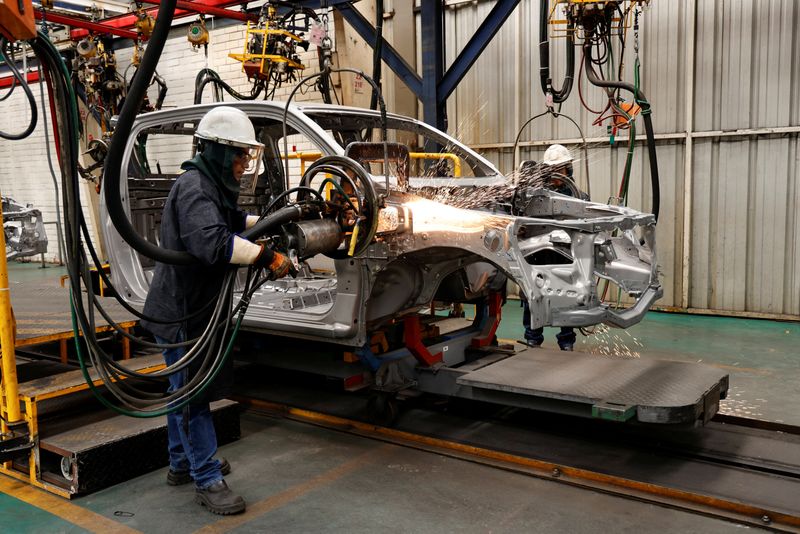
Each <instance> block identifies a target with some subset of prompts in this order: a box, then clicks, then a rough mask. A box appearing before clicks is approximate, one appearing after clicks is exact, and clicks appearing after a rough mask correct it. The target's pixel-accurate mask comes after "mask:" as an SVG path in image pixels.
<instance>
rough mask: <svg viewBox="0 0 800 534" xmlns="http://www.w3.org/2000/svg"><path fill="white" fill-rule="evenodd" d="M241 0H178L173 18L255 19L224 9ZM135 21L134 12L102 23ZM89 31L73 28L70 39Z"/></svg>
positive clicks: (130, 23) (125, 25) (154, 1)
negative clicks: (189, 0)
mask: <svg viewBox="0 0 800 534" xmlns="http://www.w3.org/2000/svg"><path fill="white" fill-rule="evenodd" d="M145 1H146V3H148V4H157V5H158V4H160V3H161V1H160V0H152V1H149V0H145ZM241 3H242V1H241V0H197V1H196V2H187V1H185V0H179V1H178V5H177V8H178V9H176V10H175V15H174V18H175V19H178V18H181V17H186V16H190V15H193V14H195V13H204V14H207V15H217V16H220V17H225V18H230V19H235V20H241V21H245V20H257V19H258V15H256V14H255V13H253V14H247V13H242V12H239V11H231V10H229V9H224V8H226V7H228V6H232V5H239V4H241ZM145 11H146V12H147V13H148V14H149V15H154V14H155V13H156V12H157V11H158V8H157V7H152V8H149V9H146V10H145ZM135 22H136V15H134V14H130V13H128V14H125V15H117V16H115V17H108V18H107V19H103V24H105V25H108V26H113V27H115V28H132V27H133V25H134V23H135ZM88 33H89V32H87V31H86V30H80V29H79V30H75V31H73V32H72V33H71V34H70V37H71V38H72V39H80V38H81V37H84V36H86V35H88Z"/></svg>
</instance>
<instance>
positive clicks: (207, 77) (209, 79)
mask: <svg viewBox="0 0 800 534" xmlns="http://www.w3.org/2000/svg"><path fill="white" fill-rule="evenodd" d="M209 83H213V84H214V85H216V86H217V88H220V87H221V88H222V89H225V91H226V92H227V93H228V94H229V95H231V96H232V97H233V98H235V99H237V100H255V99H256V98H258V97H259V95H260V94H261V91H263V89H264V86H263V85H261V84H259V85H257V86H256V87H255V88H254V89H253V91H252V92H251V93H250V94H249V95H245V94H242V93H240V92H238V91H236V90H235V89H234V88H233V87H231V86H230V85H228V84H227V83H225V82H224V81H223V80H222V78H220V77H219V74H217V73H216V71H213V70H211V69H202V70H201V71H200V72H198V73H197V76H196V77H195V79H194V103H195V104H201V103H202V102H203V91H204V90H205V88H206V85H208V84H209Z"/></svg>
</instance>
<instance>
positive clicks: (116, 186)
mask: <svg viewBox="0 0 800 534" xmlns="http://www.w3.org/2000/svg"><path fill="white" fill-rule="evenodd" d="M176 3H177V0H164V1H163V2H162V3H161V5H160V6H159V8H158V15H157V16H156V20H157V22H156V26H155V29H154V30H153V34H152V35H151V36H150V40H149V42H148V45H147V50H146V51H145V53H144V56H143V57H142V62H141V63H140V64H139V69H138V71H137V75H136V76H135V77H134V79H133V82H132V83H131V87H130V89H129V90H128V96H127V97H126V98H125V104H124V105H123V106H122V110H121V111H120V113H119V119H118V121H117V127H116V128H115V129H114V135H113V136H112V138H111V146H110V147H109V149H108V155H107V156H106V162H105V166H104V172H103V186H104V194H105V201H106V206H107V208H108V215H109V217H110V218H111V222H113V223H114V227H115V228H116V230H117V232H118V233H119V235H120V237H122V239H124V240H125V242H126V243H128V244H129V245H130V246H131V247H132V248H133V249H134V250H136V252H138V253H139V254H142V255H144V256H146V257H148V258H151V259H154V260H156V261H159V262H161V263H169V264H173V265H192V264H194V263H196V262H197V260H196V259H195V257H194V256H192V255H191V254H189V253H188V252H183V251H179V250H169V249H165V248H161V247H159V246H157V245H154V244H153V243H150V242H149V241H147V240H146V239H145V238H143V237H142V236H140V235H139V234H138V232H136V229H135V228H134V227H133V224H131V221H130V220H129V219H128V217H127V215H126V214H125V208H124V207H123V205H122V197H121V195H120V183H121V179H122V177H121V176H120V172H121V169H122V160H123V157H124V152H125V146H126V144H127V142H128V137H129V135H130V133H131V128H132V127H133V121H134V120H135V119H136V115H137V114H138V113H139V110H140V108H141V104H142V99H143V98H144V96H145V93H146V92H147V88H148V86H149V85H150V79H151V78H152V76H153V73H154V72H155V70H156V65H157V64H158V59H159V57H161V52H162V51H163V50H164V44H165V43H166V41H167V37H168V36H169V30H170V27H171V26H170V25H171V22H172V16H173V15H174V13H175V5H176Z"/></svg>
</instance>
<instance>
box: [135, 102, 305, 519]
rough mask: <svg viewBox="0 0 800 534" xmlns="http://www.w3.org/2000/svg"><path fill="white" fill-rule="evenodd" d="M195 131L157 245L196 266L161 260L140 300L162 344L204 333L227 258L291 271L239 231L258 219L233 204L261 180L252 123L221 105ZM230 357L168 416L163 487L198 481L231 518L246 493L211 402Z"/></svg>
mask: <svg viewBox="0 0 800 534" xmlns="http://www.w3.org/2000/svg"><path fill="white" fill-rule="evenodd" d="M195 137H196V138H197V141H198V145H197V154H196V156H195V157H194V158H192V159H190V160H188V161H186V162H184V164H183V165H182V166H181V168H182V169H184V170H185V171H186V172H184V173H183V174H181V175H180V176H179V177H178V178H177V180H175V183H174V184H173V186H172V189H171V190H170V193H169V196H168V197H167V201H166V204H165V206H164V212H163V215H162V219H161V231H160V235H161V241H160V244H161V246H163V247H166V248H168V249H172V250H181V251H186V252H189V253H190V254H191V255H193V256H194V257H195V258H197V264H194V265H188V266H185V265H168V264H164V263H157V264H156V268H155V274H154V276H153V280H152V283H151V284H150V291H149V293H148V295H147V300H146V302H145V306H144V313H145V315H147V317H149V318H154V320H143V321H142V326H143V327H144V328H146V329H147V330H149V331H150V332H152V333H153V334H154V335H155V337H156V340H157V341H158V342H159V343H160V344H167V343H169V344H176V343H181V342H183V341H186V340H190V339H195V338H197V337H199V336H200V335H201V334H202V332H203V331H204V330H205V328H206V327H207V326H208V324H209V321H210V319H211V316H212V314H213V311H214V310H213V307H212V306H206V305H207V304H208V303H209V302H212V301H214V300H215V299H216V296H217V294H218V293H219V291H220V289H221V286H222V280H223V276H224V274H225V272H226V270H227V269H228V268H229V265H230V264H238V265H249V264H254V265H256V266H259V267H263V268H265V269H269V270H270V271H271V272H272V273H273V274H274V275H275V277H278V278H279V277H282V276H285V275H286V274H287V272H288V270H289V267H290V265H291V262H290V260H289V259H288V258H287V257H286V256H285V255H284V254H281V253H280V252H278V251H273V250H270V249H269V248H266V247H265V246H264V245H261V244H256V243H252V242H250V241H247V240H246V239H243V238H242V237H240V236H239V235H237V233H239V232H242V231H244V230H245V229H247V228H249V227H251V226H252V225H253V224H255V223H256V221H257V220H258V217H256V216H251V215H247V214H246V213H244V212H243V211H241V210H240V209H239V208H238V205H237V202H238V199H239V193H240V191H241V190H242V186H243V182H246V183H247V184H248V188H249V189H252V190H254V189H255V182H256V180H257V178H258V164H259V162H260V161H261V153H262V150H263V145H262V144H261V143H260V142H259V141H258V140H257V139H256V133H255V128H254V127H253V123H252V122H251V121H250V119H249V118H248V117H247V115H246V114H245V113H244V112H243V111H241V110H239V109H236V108H233V107H228V106H220V107H215V108H214V109H212V110H211V111H209V112H208V113H206V115H205V116H204V117H203V118H202V120H201V121H200V123H199V124H198V126H197V130H196V131H195ZM245 177H247V179H248V180H249V181H247V180H245ZM204 309H206V311H203V310H204ZM198 310H200V313H196V312H198ZM170 321H172V322H170ZM186 352H187V349H186V347H178V348H170V349H166V350H164V359H165V360H166V363H167V365H171V364H173V363H175V362H177V361H178V360H180V359H181V358H182V357H183V356H184V355H185V354H186ZM228 363H229V364H230V365H229V366H228V367H229V368H228V369H226V370H223V372H222V373H220V375H219V376H218V378H217V380H216V381H215V382H214V384H213V385H212V387H211V388H209V390H208V391H207V392H206V393H204V394H203V397H202V399H195V400H194V401H192V403H190V404H189V405H187V406H186V407H185V408H184V409H183V410H182V411H179V412H177V413H171V414H169V415H168V416H167V434H168V440H169V472H168V473H167V483H168V484H170V485H173V486H177V485H181V484H187V483H189V482H192V481H194V483H195V488H196V492H195V500H196V501H197V502H198V503H200V504H201V505H203V506H205V507H206V508H208V509H209V510H210V511H211V512H214V513H217V514H225V515H228V514H235V513H240V512H243V511H244V509H245V502H244V499H243V498H242V497H240V496H238V495H236V494H234V493H233V492H232V491H231V490H230V489H229V488H228V486H227V484H226V483H225V480H224V478H223V476H224V475H225V474H227V473H228V472H230V469H231V467H230V464H229V463H228V462H227V461H226V460H225V459H220V460H217V459H215V458H214V455H215V454H216V452H217V437H216V432H215V430H214V424H213V422H212V419H211V411H210V408H209V401H211V400H215V399H216V398H221V397H223V396H225V394H226V393H227V391H226V389H225V388H229V387H230V377H231V376H232V367H231V366H232V360H230V359H229V360H228ZM198 365H199V362H198ZM197 370H198V369H196V368H194V367H193V366H192V365H190V366H189V368H188V369H187V370H186V371H185V372H183V373H176V374H173V375H171V376H170V379H169V380H170V390H171V391H174V390H175V389H178V388H180V387H182V386H184V385H185V384H186V383H187V382H188V380H189V379H190V377H191V376H192V374H193V373H194V372H197ZM226 371H227V372H226Z"/></svg>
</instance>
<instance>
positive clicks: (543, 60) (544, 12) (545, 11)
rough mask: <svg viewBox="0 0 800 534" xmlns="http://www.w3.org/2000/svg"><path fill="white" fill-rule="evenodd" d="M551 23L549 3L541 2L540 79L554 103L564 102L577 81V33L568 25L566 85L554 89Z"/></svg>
mask: <svg viewBox="0 0 800 534" xmlns="http://www.w3.org/2000/svg"><path fill="white" fill-rule="evenodd" d="M549 21H550V9H549V1H548V0H541V2H540V4H539V77H540V79H541V84H542V91H543V92H544V93H545V94H547V93H552V94H553V102H554V103H556V104H560V103H561V102H564V101H565V100H566V99H567V97H568V96H569V94H570V93H571V92H572V82H573V80H574V79H575V32H574V26H573V24H572V23H568V24H567V57H566V59H567V72H566V74H565V76H564V84H563V85H562V86H561V88H560V89H556V88H555V87H553V80H552V79H551V78H550V36H549V33H548V29H549V26H548V24H549Z"/></svg>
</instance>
